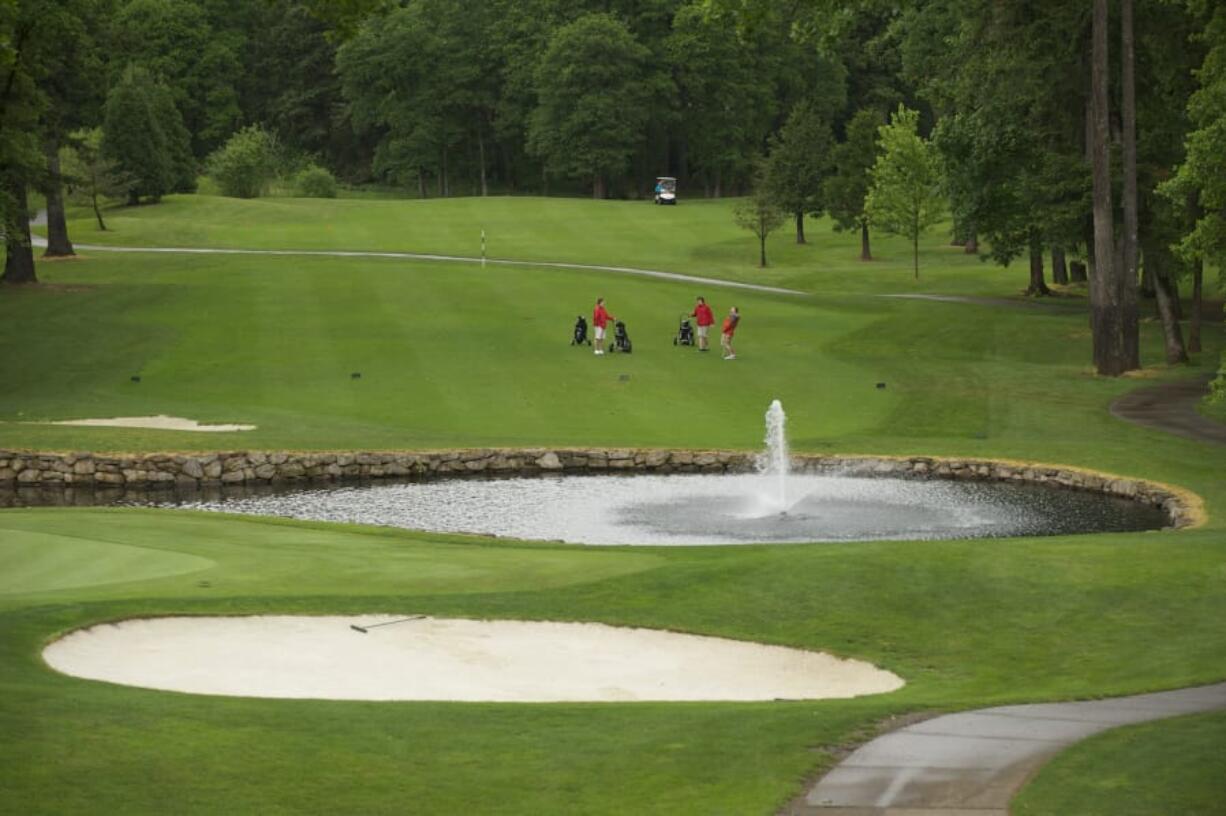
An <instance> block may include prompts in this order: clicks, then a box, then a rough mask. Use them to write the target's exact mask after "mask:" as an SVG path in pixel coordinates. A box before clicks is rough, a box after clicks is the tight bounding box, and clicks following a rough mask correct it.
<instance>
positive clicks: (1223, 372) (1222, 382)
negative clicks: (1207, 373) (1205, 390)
mask: <svg viewBox="0 0 1226 816" xmlns="http://www.w3.org/2000/svg"><path fill="white" fill-rule="evenodd" d="M1205 399H1206V401H1207V402H1208V403H1209V404H1210V405H1214V404H1220V403H1223V402H1226V352H1223V354H1222V362H1221V365H1219V366H1218V369H1217V377H1216V378H1215V379H1214V380H1213V382H1211V383H1209V396H1208V397H1206V398H1205Z"/></svg>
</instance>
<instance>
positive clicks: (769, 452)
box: [758, 400, 791, 515]
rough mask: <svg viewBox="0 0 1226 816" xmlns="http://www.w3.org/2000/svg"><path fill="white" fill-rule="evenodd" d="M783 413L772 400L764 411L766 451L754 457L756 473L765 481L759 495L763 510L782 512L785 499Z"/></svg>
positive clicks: (786, 461)
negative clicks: (756, 463)
mask: <svg viewBox="0 0 1226 816" xmlns="http://www.w3.org/2000/svg"><path fill="white" fill-rule="evenodd" d="M787 421H788V418H787V414H785V413H784V412H783V403H781V402H780V401H779V400H773V401H772V402H771V404H770V408H768V409H767V410H766V450H765V451H763V453H762V454H761V455H760V456H759V457H758V472H759V473H761V474H762V476H763V477H764V478H765V479H766V480H767V484H768V487H767V489H766V492H765V495H764V496H763V497H762V498H763V502H762V504H763V505H764V507H763V509H764V510H765V511H766V512H765V513H763V514H764V515H766V514H771V513H786V512H787V510H788V507H789V502H788V471H789V470H790V469H791V461H790V460H789V458H788V438H787Z"/></svg>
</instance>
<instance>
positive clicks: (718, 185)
mask: <svg viewBox="0 0 1226 816" xmlns="http://www.w3.org/2000/svg"><path fill="white" fill-rule="evenodd" d="M723 186H724V171H723V170H722V169H721V168H718V167H717V168H715V189H713V190H712V191H711V197H712V198H720V197H721V196H722V192H723Z"/></svg>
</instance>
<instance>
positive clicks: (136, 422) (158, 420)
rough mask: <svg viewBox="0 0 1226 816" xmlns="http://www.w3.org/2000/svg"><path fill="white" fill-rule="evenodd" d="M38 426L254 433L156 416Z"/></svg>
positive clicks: (249, 428)
mask: <svg viewBox="0 0 1226 816" xmlns="http://www.w3.org/2000/svg"><path fill="white" fill-rule="evenodd" d="M38 424H40V425H83V426H86V427H91V428H150V429H152V430H155V431H199V432H201V433H228V432H230V431H254V430H255V426H254V425H225V424H220V425H201V424H200V423H199V422H197V421H196V420H194V419H184V418H183V417H172V416H166V415H165V414H158V415H157V416H143V417H111V418H110V419H65V420H61V421H59V422H40V423H38Z"/></svg>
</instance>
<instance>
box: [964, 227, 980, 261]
mask: <svg viewBox="0 0 1226 816" xmlns="http://www.w3.org/2000/svg"><path fill="white" fill-rule="evenodd" d="M962 251H963V252H965V253H966V254H967V255H978V254H979V235H978V233H976V232H975V231H974V230H971V233H970V234H969V235H967V236H966V245H965V247H964V248H963V250H962Z"/></svg>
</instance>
